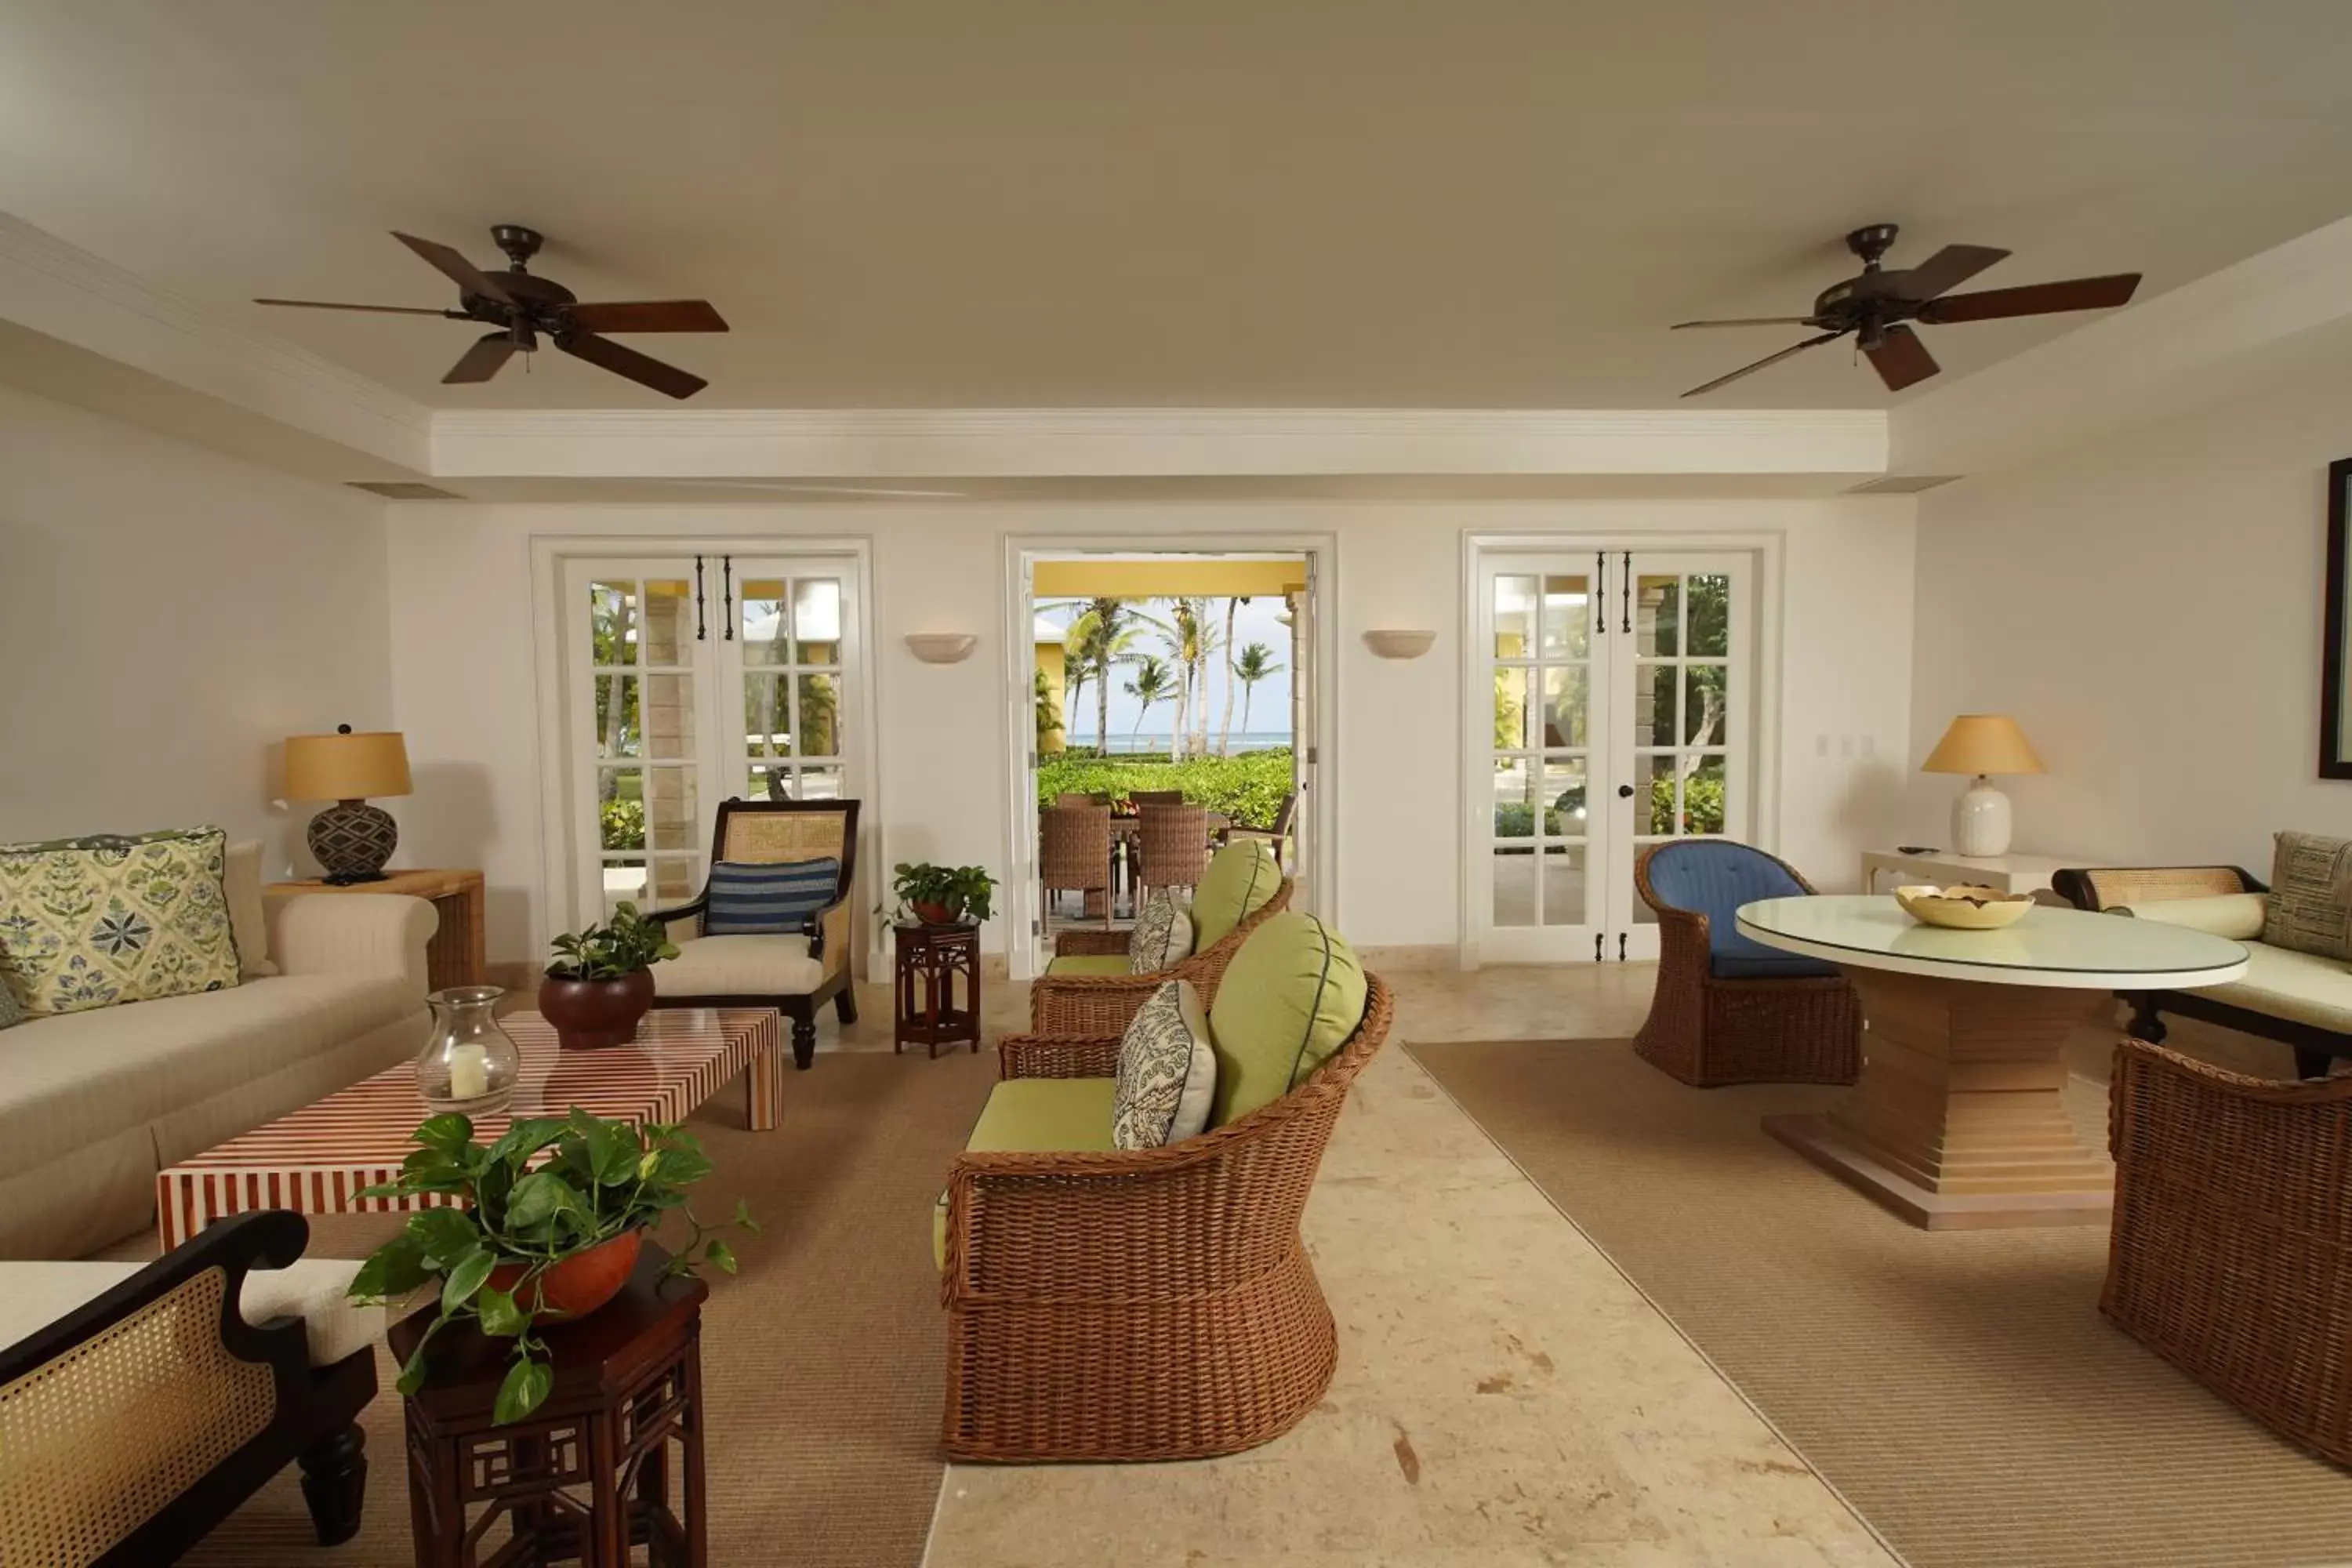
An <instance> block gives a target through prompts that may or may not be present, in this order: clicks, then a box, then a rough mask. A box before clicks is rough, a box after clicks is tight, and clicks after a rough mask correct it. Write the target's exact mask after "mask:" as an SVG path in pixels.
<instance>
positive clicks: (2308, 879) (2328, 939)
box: [2263, 833, 2352, 958]
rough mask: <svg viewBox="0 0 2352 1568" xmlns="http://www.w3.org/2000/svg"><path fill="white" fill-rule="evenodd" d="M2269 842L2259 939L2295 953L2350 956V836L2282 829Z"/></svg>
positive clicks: (2351, 927) (2351, 897)
mask: <svg viewBox="0 0 2352 1568" xmlns="http://www.w3.org/2000/svg"><path fill="white" fill-rule="evenodd" d="M2273 843H2274V844H2275V846H2276V847H2275V849H2274V850H2273V854H2272V858H2271V891H2270V905H2269V908H2268V910H2266V911H2265V913H2264V917H2263V942H2266V943H2268V944H2269V945H2271V946H2272V947H2284V948H2291V949H2293V950H2294V952H2315V953H2318V954H2320V955H2321V956H2322V957H2326V958H2352V838H2328V837H2323V836H2322V835H2320V834H2316V833H2280V834H2275V835H2273Z"/></svg>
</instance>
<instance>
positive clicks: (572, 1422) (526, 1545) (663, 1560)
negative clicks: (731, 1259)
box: [390, 1242, 709, 1568]
mask: <svg viewBox="0 0 2352 1568" xmlns="http://www.w3.org/2000/svg"><path fill="white" fill-rule="evenodd" d="M668 1261H669V1255H668V1254H667V1253H666V1252H664V1251H663V1250H662V1249H661V1248H660V1247H656V1246H654V1245H653V1244H652V1243H651V1242H648V1243H646V1247H645V1251H644V1253H643V1255H642V1256H640V1257H639V1258H638V1259H637V1269H636V1272H635V1274H633V1275H631V1276H630V1277H629V1281H628V1283H627V1284H626V1285H624V1286H623V1287H622V1288H621V1293H620V1294H619V1295H618V1296H615V1297H614V1299H613V1300H612V1302H611V1304H609V1305H608V1306H605V1307H604V1308H603V1309H601V1310H598V1311H596V1312H593V1313H592V1314H590V1315H589V1316H587V1317H585V1318H583V1319H581V1320H580V1321H578V1322H576V1323H566V1324H562V1325H560V1326H557V1327H553V1328H550V1329H547V1330H546V1331H544V1332H543V1337H544V1338H545V1340H546V1342H547V1348H548V1351H549V1352H550V1354H551V1358H552V1361H553V1365H554V1368H555V1385H554V1387H553V1388H552V1389H551V1391H550V1392H549V1394H548V1396H547V1403H545V1404H544V1405H541V1406H540V1407H539V1408H538V1409H537V1410H535V1411H533V1412H532V1413H531V1415H530V1417H529V1418H528V1419H526V1420H522V1421H518V1422H515V1423H513V1424H512V1425H510V1426H494V1425H493V1424H492V1423H491V1420H490V1413H491V1410H492V1408H493V1405H495V1403H496V1401H497V1399H498V1393H499V1384H500V1383H501V1382H502V1381H504V1379H505V1377H506V1375H507V1368H508V1366H509V1348H510V1347H509V1344H508V1342H506V1341H503V1340H492V1339H489V1338H488V1337H486V1336H485V1335H484V1334H483V1333H482V1332H481V1331H479V1330H478V1329H477V1328H476V1327H475V1326H474V1325H473V1324H471V1323H470V1322H468V1323H462V1324H459V1325H457V1326H455V1327H452V1328H450V1329H447V1330H445V1331H443V1332H442V1333H440V1334H439V1335H438V1336H436V1338H435V1339H434V1341H433V1342H432V1344H431V1346H430V1347H429V1348H428V1349H427V1350H426V1352H425V1364H426V1367H427V1369H428V1371H427V1374H426V1377H425V1386H424V1388H423V1389H421V1390H420V1391H418V1392H417V1393H415V1394H411V1395H409V1396H408V1397H407V1398H406V1399H405V1400H404V1401H403V1402H402V1403H403V1406H404V1412H405V1414H406V1416H407V1426H408V1503H409V1520H410V1523H411V1526H412V1528H413V1529H414V1531H415V1539H416V1563H417V1568H475V1564H477V1563H569V1562H578V1563H582V1564H583V1568H626V1564H627V1563H629V1562H630V1561H631V1557H630V1552H631V1550H632V1548H633V1547H635V1546H642V1547H644V1548H645V1549H646V1554H647V1560H648V1561H650V1562H651V1563H653V1564H654V1568H705V1565H706V1563H707V1562H708V1552H709V1544H708V1539H707V1538H708V1533H709V1527H708V1526H707V1525H706V1523H705V1522H704V1517H703V1509H704V1499H703V1463H704V1461H703V1447H702V1438H703V1429H702V1356H701V1332H702V1303H703V1300H704V1299H705V1298H706V1297H708V1296H709V1287H707V1286H705V1285H704V1284H703V1283H702V1282H701V1281H700V1280H698V1279H667V1280H665V1279H662V1278H661V1268H662V1265H663V1264H665V1263H667V1262H668ZM438 1311H439V1308H438V1306H437V1305H436V1306H435V1307H430V1308H427V1309H425V1310H424V1311H421V1312H418V1313H416V1314H415V1315H414V1316H412V1317H408V1318H404V1319H403V1320H402V1321H400V1322H399V1323H397V1324H395V1325H394V1328H393V1330H392V1333H391V1336H390V1338H391V1341H392V1352H393V1354H394V1356H396V1357H398V1358H399V1359H400V1360H401V1361H402V1362H403V1363H405V1362H406V1361H407V1359H408V1357H409V1355H410V1354H411V1352H414V1351H415V1348H416V1343H417V1342H418V1341H419V1340H420V1339H422V1338H423V1337H424V1334H425V1328H426V1327H427V1326H428V1325H429V1324H430V1323H431V1322H432V1321H433V1319H434V1317H435V1316H436V1314H437V1313H438ZM501 1518H503V1520H504V1521H505V1525H506V1529H505V1530H504V1531H501V1530H500V1528H499V1524H500V1520H501ZM502 1537H503V1539H502Z"/></svg>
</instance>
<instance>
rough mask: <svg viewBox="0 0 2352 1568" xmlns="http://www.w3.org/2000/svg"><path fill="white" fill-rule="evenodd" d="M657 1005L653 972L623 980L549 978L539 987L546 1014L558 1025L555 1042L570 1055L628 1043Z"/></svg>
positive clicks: (540, 999) (640, 971)
mask: <svg viewBox="0 0 2352 1568" xmlns="http://www.w3.org/2000/svg"><path fill="white" fill-rule="evenodd" d="M653 1005H654V976H653V971H651V970H649V969H640V970H638V971H637V972H636V973H635V974H628V975H624V976H623V977H621V978H620V979H618V980H544V981H541V983H540V987H539V1012H540V1016H541V1017H543V1018H545V1019H546V1020H547V1021H548V1022H549V1023H551V1024H552V1025H554V1026H555V1043H556V1044H557V1045H559V1046H562V1047H563V1048H564V1049H565V1050H567V1051H595V1050H602V1049H604V1047H607V1046H625V1045H627V1044H628V1043H629V1042H630V1041H631V1040H634V1039H635V1038H636V1037H637V1022H638V1020H640V1019H642V1018H643V1017H644V1016H646V1011H647V1010H648V1009H650V1008H651V1007H652V1006H653Z"/></svg>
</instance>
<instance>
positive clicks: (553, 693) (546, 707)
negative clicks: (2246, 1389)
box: [530, 532, 884, 973]
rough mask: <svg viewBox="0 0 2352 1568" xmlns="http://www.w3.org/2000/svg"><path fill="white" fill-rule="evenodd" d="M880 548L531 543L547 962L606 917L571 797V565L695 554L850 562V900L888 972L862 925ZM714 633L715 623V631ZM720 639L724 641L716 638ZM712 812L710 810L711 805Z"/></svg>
mask: <svg viewBox="0 0 2352 1568" xmlns="http://www.w3.org/2000/svg"><path fill="white" fill-rule="evenodd" d="M873 553H874V552H873V542H872V541H871V540H870V539H868V538H866V537H865V536H862V535H830V534H828V535H818V534H793V533H765V532H763V533H733V534H730V533H718V534H702V533H677V534H664V533H632V534H611V533H591V534H534V535H532V536H531V540H530V576H531V651H532V673H533V682H534V687H535V691H534V695H535V697H536V699H537V703H538V710H539V726H538V740H539V744H538V752H537V759H536V760H537V762H538V765H539V798H540V896H539V900H538V907H537V908H536V909H535V910H533V911H532V917H531V943H532V946H533V947H534V949H536V950H537V951H538V952H541V953H544V952H545V951H546V949H547V943H548V941H549V939H550V938H551V936H552V935H553V933H555V932H556V931H571V930H576V929H578V927H579V926H580V924H581V923H582V922H583V920H584V919H595V920H602V919H603V918H604V915H603V911H602V910H593V911H585V910H582V909H581V908H580V886H581V868H580V865H579V850H578V847H577V836H576V834H575V833H574V831H573V826H574V825H573V823H572V804H573V803H572V794H571V777H570V775H571V768H572V754H573V752H574V751H575V749H576V747H577V737H576V736H575V734H574V725H575V723H576V722H577V721H576V717H575V715H574V714H573V712H572V704H571V703H570V702H569V701H568V700H567V692H566V689H565V681H566V664H565V648H564V630H565V627H566V626H567V625H568V624H569V622H568V619H567V617H566V615H565V609H564V594H563V568H564V563H566V562H569V561H575V560H591V561H593V560H607V559H642V558H645V557H647V556H652V557H658V558H662V559H676V558H677V557H680V556H684V557H688V558H691V557H693V556H696V555H703V556H718V555H733V556H754V557H782V558H786V559H791V560H809V559H832V560H838V561H840V562H841V563H843V568H844V571H843V574H844V575H845V576H846V577H848V578H849V579H851V581H850V584H849V586H848V589H847V600H848V603H847V605H846V607H847V609H848V611H849V613H850V614H851V615H852V616H854V617H855V621H854V625H855V626H856V631H857V634H858V638H857V650H856V651H857V662H856V667H855V668H854V669H850V668H847V667H845V675H847V676H849V679H847V680H846V684H847V685H848V686H849V687H850V688H851V690H850V691H849V692H848V694H847V696H848V699H849V710H848V716H849V720H850V721H851V723H852V724H854V725H855V729H854V731H852V733H851V735H850V746H849V749H848V751H847V752H845V755H844V758H843V764H844V767H845V770H848V771H849V772H850V775H851V776H850V777H849V778H846V779H845V781H844V784H845V787H846V788H851V789H854V790H855V792H856V795H857V797H858V799H859V800H860V801H861V802H862V803H863V804H862V805H861V806H860V808H859V811H858V823H857V836H858V855H857V886H856V888H855V889H852V891H851V894H850V900H851V906H852V911H853V914H855V915H856V917H857V918H858V919H859V920H860V921H863V923H864V924H865V925H866V928H867V931H866V942H865V944H864V945H865V957H866V973H882V967H881V965H882V952H881V946H880V934H879V930H878V927H879V924H880V922H878V921H871V920H865V919H864V915H863V911H864V910H866V908H868V907H869V906H871V905H872V903H873V902H874V897H873V889H876V888H878V887H879V886H880V885H881V884H880V882H879V881H878V880H877V878H878V877H879V875H880V867H879V861H878V857H879V854H880V851H879V848H878V846H879V845H880V843H881V834H882V820H881V809H880V806H881V800H882V775H881V772H880V765H879V758H880V748H879V747H878V746H877V743H876V740H877V737H876V734H875V724H876V713H877V709H876V691H875V686H876V682H877V679H879V676H880V667H881V666H882V664H883V663H884V661H883V660H882V659H881V658H878V657H877V651H878V650H877V648H876V647H875V639H874V572H873V565H874V563H873ZM714 626H715V623H714ZM712 635H714V636H716V635H718V633H717V631H716V630H715V629H714V631H713V634H712ZM708 804H709V803H706V805H708Z"/></svg>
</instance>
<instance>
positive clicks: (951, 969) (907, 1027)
mask: <svg viewBox="0 0 2352 1568" xmlns="http://www.w3.org/2000/svg"><path fill="white" fill-rule="evenodd" d="M895 929H896V931H897V933H898V943H897V945H898V1016H897V1024H898V1033H897V1035H896V1037H894V1040H893V1043H892V1045H891V1047H890V1049H891V1053H892V1054H893V1055H896V1054H897V1053H898V1052H899V1051H902V1050H905V1049H906V1048H907V1047H908V1046H924V1047H929V1051H930V1054H931V1056H932V1057H933V1058H935V1059H936V1058H938V1056H939V1054H940V1047H941V1046H947V1047H956V1046H960V1045H963V1044H965V1043H966V1042H970V1044H971V1048H972V1049H973V1051H975V1052H977V1051H978V1050H979V1049H980V926H979V923H978V922H977V921H963V922H961V923H959V924H956V925H921V924H917V923H915V922H912V921H909V922H907V923H905V924H901V925H899V926H898V927H897V928H895ZM959 976H961V978H962V981H963V1002H962V1004H961V1005H958V1004H957V1002H956V980H957V978H958V977H959Z"/></svg>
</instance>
